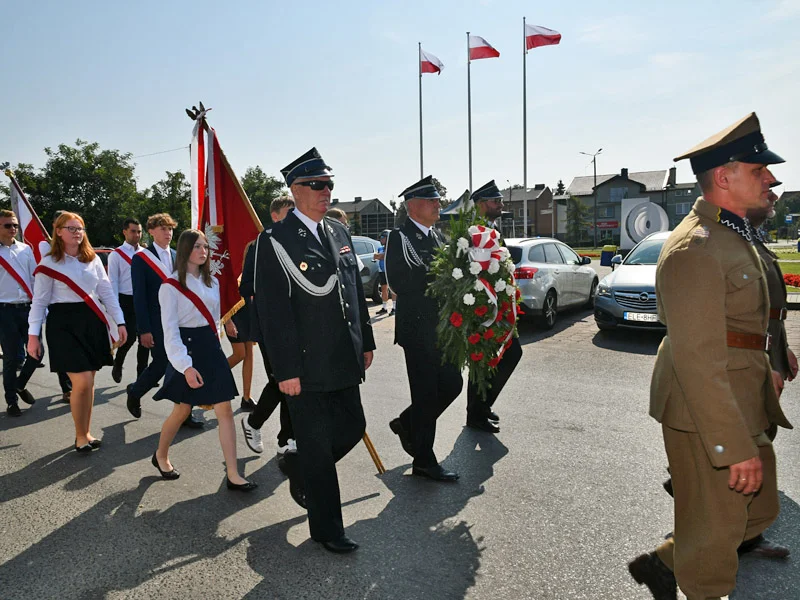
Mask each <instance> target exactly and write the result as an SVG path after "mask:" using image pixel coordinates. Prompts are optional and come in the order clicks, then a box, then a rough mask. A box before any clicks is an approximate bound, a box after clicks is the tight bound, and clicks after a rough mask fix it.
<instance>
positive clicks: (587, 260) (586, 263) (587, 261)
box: [581, 256, 592, 265]
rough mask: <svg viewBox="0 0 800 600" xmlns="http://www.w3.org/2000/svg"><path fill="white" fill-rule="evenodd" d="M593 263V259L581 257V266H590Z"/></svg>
mask: <svg viewBox="0 0 800 600" xmlns="http://www.w3.org/2000/svg"><path fill="white" fill-rule="evenodd" d="M591 262H592V259H591V258H590V257H588V256H581V264H582V265H588V264H591Z"/></svg>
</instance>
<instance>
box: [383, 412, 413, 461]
mask: <svg viewBox="0 0 800 600" xmlns="http://www.w3.org/2000/svg"><path fill="white" fill-rule="evenodd" d="M389 429H391V430H392V431H393V432H394V433H395V434H397V437H399V438H400V445H401V446H403V450H405V451H406V454H408V455H409V456H410V457H411V458H414V447H413V446H412V444H411V436H410V435H409V433H408V431H406V428H405V427H403V422H402V421H401V420H400V419H399V418H398V419H392V420H391V421H389Z"/></svg>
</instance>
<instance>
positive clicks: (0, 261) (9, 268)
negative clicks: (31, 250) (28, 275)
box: [0, 256, 33, 300]
mask: <svg viewBox="0 0 800 600" xmlns="http://www.w3.org/2000/svg"><path fill="white" fill-rule="evenodd" d="M0 267H3V268H4V269H5V270H6V271H8V274H9V275H11V277H13V278H14V280H15V281H16V282H17V283H18V284H19V287H21V288H22V291H23V292H25V293H26V294H28V298H30V299H31V300H33V292H31V288H30V287H28V284H27V283H25V278H24V277H23V276H22V275H21V274H20V273H19V272H18V271H17V270H16V269H15V268H14V266H13V265H12V264H11V263H10V262H8V261H7V260H6V259H5V258H3V257H2V256H0Z"/></svg>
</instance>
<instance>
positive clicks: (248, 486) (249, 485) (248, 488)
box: [225, 477, 258, 492]
mask: <svg viewBox="0 0 800 600" xmlns="http://www.w3.org/2000/svg"><path fill="white" fill-rule="evenodd" d="M225 481H226V484H227V486H228V489H229V490H234V491H236V492H252V491H253V490H254V489H256V488H257V487H258V484H257V483H253V482H252V481H245V482H244V483H232V482H231V480H230V479H228V478H227V477H226V478H225Z"/></svg>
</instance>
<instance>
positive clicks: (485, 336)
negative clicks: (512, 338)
mask: <svg viewBox="0 0 800 600" xmlns="http://www.w3.org/2000/svg"><path fill="white" fill-rule="evenodd" d="M493 337H494V329H487V330H486V331H484V332H483V339H485V340H490V339H492V338H493Z"/></svg>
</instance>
